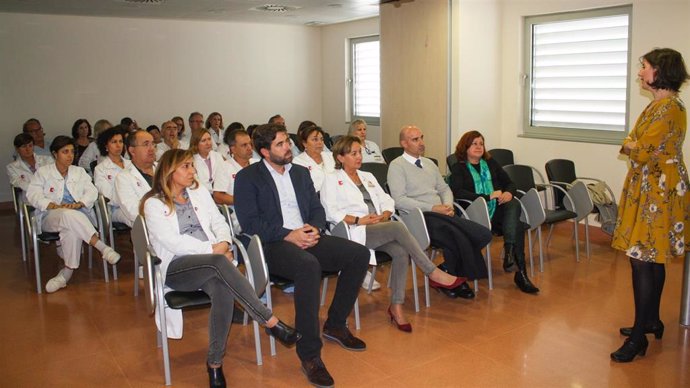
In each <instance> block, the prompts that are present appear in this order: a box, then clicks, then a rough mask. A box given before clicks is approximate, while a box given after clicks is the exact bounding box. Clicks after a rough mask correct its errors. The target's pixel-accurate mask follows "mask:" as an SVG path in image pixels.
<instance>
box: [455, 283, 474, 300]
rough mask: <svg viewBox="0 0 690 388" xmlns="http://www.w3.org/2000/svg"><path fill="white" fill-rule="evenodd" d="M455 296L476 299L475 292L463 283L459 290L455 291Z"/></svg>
mask: <svg viewBox="0 0 690 388" xmlns="http://www.w3.org/2000/svg"><path fill="white" fill-rule="evenodd" d="M453 291H455V294H456V295H457V296H458V298H462V299H474V290H472V288H471V287H470V285H469V284H467V282H464V283H462V284H461V285H460V286H459V287H458V288H456V289H455V290H453Z"/></svg>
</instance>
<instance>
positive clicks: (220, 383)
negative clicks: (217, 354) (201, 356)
mask: <svg viewBox="0 0 690 388" xmlns="http://www.w3.org/2000/svg"><path fill="white" fill-rule="evenodd" d="M206 370H207V371H208V386H209V387H210V388H225V375H223V366H222V365H221V366H219V367H218V368H211V367H210V366H208V365H206Z"/></svg>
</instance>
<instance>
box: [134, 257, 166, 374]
mask: <svg viewBox="0 0 690 388" xmlns="http://www.w3.org/2000/svg"><path fill="white" fill-rule="evenodd" d="M137 278H138V276H137ZM162 284H163V277H162V276H161V273H160V270H157V271H156V307H158V318H159V321H160V325H161V331H160V334H161V346H162V348H163V370H164V373H165V385H172V377H171V373H170V353H169V351H168V330H167V322H166V319H165V299H164V297H163V287H162V286H161V285H162Z"/></svg>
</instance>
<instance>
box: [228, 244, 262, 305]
mask: <svg viewBox="0 0 690 388" xmlns="http://www.w3.org/2000/svg"><path fill="white" fill-rule="evenodd" d="M235 243H236V244H239V246H242V243H241V242H240V241H238V240H235ZM243 249H244V248H241V249H240V251H242V250H243ZM246 252H247V256H246V257H245V259H244V265H245V267H246V269H247V279H248V280H249V283H250V284H252V285H253V286H254V291H256V294H257V295H258V296H259V297H261V296H262V295H263V294H264V292H266V286H267V285H268V266H267V265H266V259H265V256H264V250H263V247H262V245H261V239H260V238H259V236H258V235H253V236H252V237H251V239H250V240H249V245H248V246H247V250H246Z"/></svg>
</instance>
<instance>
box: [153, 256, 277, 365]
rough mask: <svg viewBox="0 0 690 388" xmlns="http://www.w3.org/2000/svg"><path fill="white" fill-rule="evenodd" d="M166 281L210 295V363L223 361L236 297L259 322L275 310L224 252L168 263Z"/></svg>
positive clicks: (182, 258) (178, 288) (179, 287)
mask: <svg viewBox="0 0 690 388" xmlns="http://www.w3.org/2000/svg"><path fill="white" fill-rule="evenodd" d="M165 284H166V285H167V286H169V287H171V288H172V289H174V290H176V291H197V290H199V289H201V290H202V291H204V292H205V293H206V294H208V296H209V297H210V298H211V313H210V316H209V319H208V337H209V346H208V358H207V361H208V363H209V364H216V365H217V364H222V363H223V356H224V355H225V346H226V344H227V342H228V335H229V334H230V325H231V324H232V312H233V307H234V303H235V299H237V302H239V303H240V304H241V305H242V307H244V310H245V311H246V312H247V313H248V314H249V315H250V316H251V317H252V319H254V320H256V321H257V322H259V323H260V324H265V323H266V322H267V321H268V320H269V319H270V318H271V316H273V313H272V312H271V310H269V309H268V308H267V307H266V306H264V304H263V303H261V301H260V300H259V298H258V297H257V296H256V292H254V289H253V288H252V286H251V284H249V281H247V279H246V278H245V277H244V275H242V273H241V272H240V271H239V270H238V269H237V268H235V266H234V265H232V263H230V261H229V260H228V259H227V257H225V256H223V255H214V254H208V255H186V256H181V257H178V258H177V259H175V260H173V261H172V262H171V263H170V265H169V266H168V273H167V275H166V278H165Z"/></svg>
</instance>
